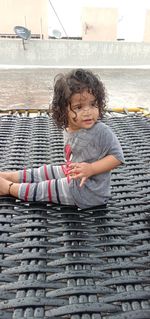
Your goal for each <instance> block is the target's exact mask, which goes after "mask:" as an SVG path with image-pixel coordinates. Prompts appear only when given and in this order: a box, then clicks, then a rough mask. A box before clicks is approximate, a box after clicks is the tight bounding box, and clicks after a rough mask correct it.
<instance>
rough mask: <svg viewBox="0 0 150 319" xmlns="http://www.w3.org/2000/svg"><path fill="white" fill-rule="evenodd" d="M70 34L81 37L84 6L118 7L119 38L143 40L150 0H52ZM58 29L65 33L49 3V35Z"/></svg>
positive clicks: (63, 34)
mask: <svg viewBox="0 0 150 319" xmlns="http://www.w3.org/2000/svg"><path fill="white" fill-rule="evenodd" d="M51 3H52V5H53V6H54V8H55V10H56V12H57V14H58V16H59V18H60V20H61V22H62V24H63V26H64V28H65V31H66V33H67V35H68V36H70V37H71V36H72V37H80V36H81V34H82V30H81V10H82V7H87V6H91V7H102V8H107V7H109V8H118V10H119V19H118V38H125V40H126V41H142V40H143V33H144V21H145V10H146V9H147V8H150V0H75V1H73V0H51ZM53 29H58V30H60V31H61V34H62V36H66V34H65V33H64V31H63V29H62V27H61V25H60V23H59V21H58V19H57V17H56V15H55V13H54V11H53V10H52V8H51V6H50V5H49V35H52V30H53Z"/></svg>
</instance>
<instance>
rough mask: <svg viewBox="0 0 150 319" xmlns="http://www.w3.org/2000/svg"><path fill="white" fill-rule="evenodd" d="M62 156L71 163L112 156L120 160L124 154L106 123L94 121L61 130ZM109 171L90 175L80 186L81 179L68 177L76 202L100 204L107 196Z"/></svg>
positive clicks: (81, 205) (108, 192) (83, 204)
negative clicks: (72, 129)
mask: <svg viewBox="0 0 150 319" xmlns="http://www.w3.org/2000/svg"><path fill="white" fill-rule="evenodd" d="M64 146H65V147H64V150H69V152H68V154H67V155H66V152H65V157H66V159H67V160H70V161H72V162H88V163H92V162H95V161H97V160H100V159H102V158H103V157H105V156H107V155H113V156H114V157H116V158H117V159H118V160H120V161H121V162H122V163H124V156H123V151H122V148H121V145H120V143H119V141H118V138H117V137H116V135H115V134H114V132H113V131H112V130H111V128H110V127H108V126H107V125H106V124H104V123H102V122H97V123H96V124H95V125H94V126H93V127H92V128H90V129H80V130H79V131H77V132H72V133H69V132H67V131H64ZM110 178H111V172H106V173H102V174H98V175H94V176H91V177H90V178H88V179H87V180H86V182H85V183H84V184H83V186H82V187H80V186H79V184H80V180H78V179H77V180H71V182H70V184H69V187H70V192H71V194H72V197H73V199H74V202H75V204H76V205H77V206H78V207H80V208H88V207H91V206H97V205H103V204H106V203H107V202H108V199H109V198H110Z"/></svg>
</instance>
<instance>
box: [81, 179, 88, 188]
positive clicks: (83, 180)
mask: <svg viewBox="0 0 150 319" xmlns="http://www.w3.org/2000/svg"><path fill="white" fill-rule="evenodd" d="M86 179H87V178H86V177H82V179H81V182H80V187H82V186H83V184H84V183H85V181H86Z"/></svg>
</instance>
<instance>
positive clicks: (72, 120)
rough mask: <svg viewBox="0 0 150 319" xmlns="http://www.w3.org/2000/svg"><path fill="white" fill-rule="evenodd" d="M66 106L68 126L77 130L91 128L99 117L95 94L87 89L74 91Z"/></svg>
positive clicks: (71, 129)
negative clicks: (78, 91) (79, 91)
mask: <svg viewBox="0 0 150 319" xmlns="http://www.w3.org/2000/svg"><path fill="white" fill-rule="evenodd" d="M70 104H71V106H70V105H69V106H68V128H69V130H70V131H77V130H79V129H81V128H83V129H88V128H91V127H92V126H93V125H94V124H95V123H96V122H97V119H98V118H99V109H98V105H97V101H96V98H95V96H94V95H93V94H92V93H89V92H88V91H86V90H85V91H83V92H82V93H75V94H73V95H72V97H71V103H70Z"/></svg>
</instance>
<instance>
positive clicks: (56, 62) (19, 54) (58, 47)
mask: <svg viewBox="0 0 150 319" xmlns="http://www.w3.org/2000/svg"><path fill="white" fill-rule="evenodd" d="M25 47H26V50H24V48H23V45H22V40H21V39H18V40H17V39H15V40H11V39H10V40H6V39H2V40H0V64H1V65H4V64H5V65H25V66H28V65H29V66H33V65H42V66H53V67H57V66H60V67H62V66H68V67H72V66H87V67H92V66H96V67H99V66H100V67H101V66H116V67H117V66H138V65H139V66H141V65H143V66H144V65H145V66H147V65H150V43H131V42H130V43H129V42H119V41H118V42H117V41H116V42H98V41H97V42H96V41H95V42H91V41H82V40H81V41H80V40H29V41H27V42H26V43H25Z"/></svg>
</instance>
